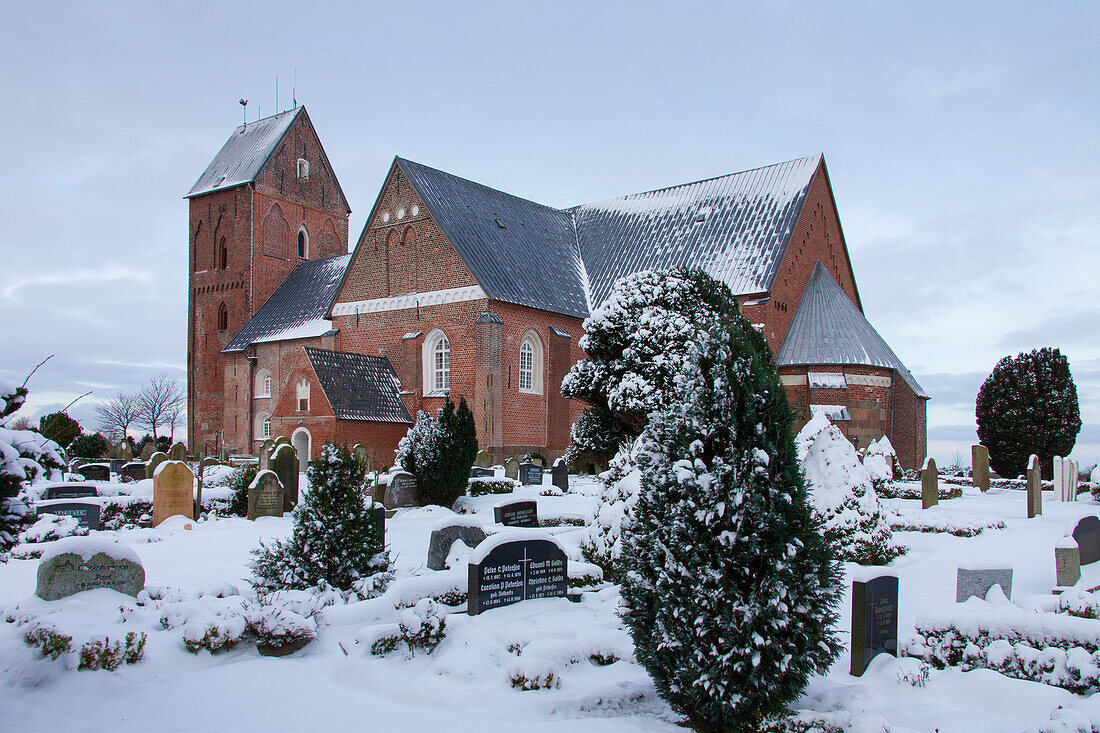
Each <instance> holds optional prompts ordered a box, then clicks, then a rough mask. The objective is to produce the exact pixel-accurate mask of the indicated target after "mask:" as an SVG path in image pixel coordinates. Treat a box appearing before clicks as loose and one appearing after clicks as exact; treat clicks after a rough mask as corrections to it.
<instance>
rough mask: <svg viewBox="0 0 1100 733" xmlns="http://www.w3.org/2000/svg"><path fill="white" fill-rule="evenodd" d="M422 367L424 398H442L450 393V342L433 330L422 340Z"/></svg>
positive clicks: (444, 335) (443, 334) (436, 330)
mask: <svg viewBox="0 0 1100 733" xmlns="http://www.w3.org/2000/svg"><path fill="white" fill-rule="evenodd" d="M421 362H422V363H423V366H424V396H425V397H444V396H446V395H447V394H449V393H450V391H451V341H450V339H448V338H447V334H445V333H443V331H441V330H440V329H438V328H437V329H435V330H434V331H432V332H431V333H429V334H428V337H427V338H426V339H424V347H423V350H422V352H421Z"/></svg>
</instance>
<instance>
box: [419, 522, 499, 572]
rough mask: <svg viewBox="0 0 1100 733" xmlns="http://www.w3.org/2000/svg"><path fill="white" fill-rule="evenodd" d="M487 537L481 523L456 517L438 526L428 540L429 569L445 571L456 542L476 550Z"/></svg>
mask: <svg viewBox="0 0 1100 733" xmlns="http://www.w3.org/2000/svg"><path fill="white" fill-rule="evenodd" d="M486 536H487V535H486V534H485V529H484V528H483V527H482V526H481V522H479V521H477V520H476V519H473V518H472V517H471V518H469V519H466V518H462V517H455V518H454V519H452V520H450V521H448V522H446V523H443V524H437V525H436V526H435V528H434V529H432V536H431V539H430V540H428V563H427V565H428V569H429V570H443V569H444V568H446V567H447V556H448V555H449V554H451V545H453V544H454V543H455V540H462V542H463V543H465V545H466V546H467V547H470V548H474V547H477V546H478V545H480V544H481V543H482V542H483V541H484V540H485V537H486Z"/></svg>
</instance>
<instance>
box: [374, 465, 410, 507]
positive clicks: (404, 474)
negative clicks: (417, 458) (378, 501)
mask: <svg viewBox="0 0 1100 733" xmlns="http://www.w3.org/2000/svg"><path fill="white" fill-rule="evenodd" d="M416 498H417V493H416V476H413V475H412V474H411V473H409V472H408V471H397V472H396V473H394V474H392V475H391V476H390V485H389V486H387V487H386V495H385V499H384V500H383V502H382V503H383V504H385V505H386V508H387V509H400V508H401V507H407V506H417V501H416Z"/></svg>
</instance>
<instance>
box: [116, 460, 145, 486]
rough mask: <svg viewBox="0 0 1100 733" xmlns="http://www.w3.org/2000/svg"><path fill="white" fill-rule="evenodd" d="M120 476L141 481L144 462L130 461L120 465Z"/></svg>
mask: <svg viewBox="0 0 1100 733" xmlns="http://www.w3.org/2000/svg"><path fill="white" fill-rule="evenodd" d="M120 473H121V475H122V478H123V479H125V480H128V481H141V480H142V479H143V478H145V464H144V463H141V462H130V463H127V464H126V465H125V466H123V467H122V471H121V472H120Z"/></svg>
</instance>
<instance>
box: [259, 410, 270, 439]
mask: <svg viewBox="0 0 1100 733" xmlns="http://www.w3.org/2000/svg"><path fill="white" fill-rule="evenodd" d="M270 437H271V415H269V414H267V413H266V412H261V413H259V414H257V415H256V440H267V439H268V438H270Z"/></svg>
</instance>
